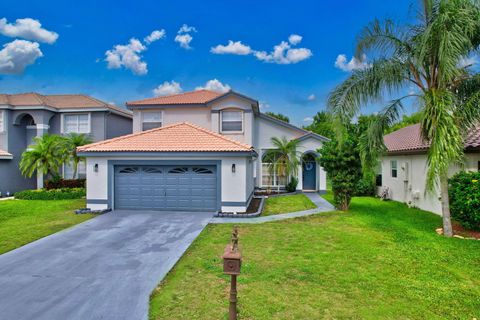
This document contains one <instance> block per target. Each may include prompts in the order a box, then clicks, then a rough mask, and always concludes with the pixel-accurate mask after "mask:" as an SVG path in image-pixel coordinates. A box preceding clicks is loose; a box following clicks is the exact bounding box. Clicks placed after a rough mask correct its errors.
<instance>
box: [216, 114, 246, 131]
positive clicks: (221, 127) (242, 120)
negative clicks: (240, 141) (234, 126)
mask: <svg viewBox="0 0 480 320" xmlns="http://www.w3.org/2000/svg"><path fill="white" fill-rule="evenodd" d="M224 112H238V113H240V121H241V125H242V129H241V130H240V131H238V130H223V122H224V120H223V113H224ZM226 122H238V120H235V121H229V120H227V121H226ZM244 129H245V111H244V110H241V109H223V110H221V111H220V132H221V133H225V134H239V133H244Z"/></svg>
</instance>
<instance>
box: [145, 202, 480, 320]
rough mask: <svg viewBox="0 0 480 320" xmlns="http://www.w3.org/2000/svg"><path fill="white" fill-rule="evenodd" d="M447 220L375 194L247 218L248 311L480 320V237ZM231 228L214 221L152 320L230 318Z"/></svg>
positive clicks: (161, 290)
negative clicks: (320, 210)
mask: <svg viewBox="0 0 480 320" xmlns="http://www.w3.org/2000/svg"><path fill="white" fill-rule="evenodd" d="M329 197H331V196H329V195H327V196H326V198H329ZM439 226H441V218H440V217H438V216H436V215H434V214H430V213H428V212H424V211H421V210H417V209H409V208H407V207H406V206H405V205H404V204H401V203H397V202H393V201H390V202H381V201H380V200H377V199H374V198H355V199H353V202H352V206H351V210H350V211H349V212H348V213H342V212H330V213H324V214H319V215H315V216H310V217H302V218H298V219H290V220H284V221H280V222H272V223H266V224H257V225H246V224H245V225H242V224H240V225H239V231H240V237H241V238H240V245H241V247H242V251H243V257H244V260H243V265H242V274H241V275H240V276H239V287H238V290H239V316H240V319H473V318H475V317H476V318H478V316H479V315H480V299H479V298H478V297H479V296H480V278H479V277H478V275H479V274H480V241H473V240H461V239H455V238H444V237H441V236H438V235H437V234H436V233H435V231H434V230H435V228H437V227H439ZM231 228H232V226H231V225H209V226H207V228H206V229H205V230H204V231H203V232H202V233H201V235H200V236H199V237H198V238H197V239H196V240H195V242H194V243H193V244H192V246H191V247H190V248H189V250H188V251H187V253H186V254H185V255H184V256H183V257H182V259H181V260H180V261H179V262H178V264H177V265H176V266H175V268H174V269H173V270H172V272H170V273H169V274H168V276H167V277H166V279H165V280H164V281H163V282H162V283H161V284H160V285H159V287H158V288H157V289H156V290H155V291H154V293H153V294H152V297H151V302H150V319H227V310H228V286H229V279H228V277H227V276H224V275H223V274H222V261H221V255H222V253H223V249H224V247H225V245H226V244H227V243H228V241H229V238H230V234H231Z"/></svg>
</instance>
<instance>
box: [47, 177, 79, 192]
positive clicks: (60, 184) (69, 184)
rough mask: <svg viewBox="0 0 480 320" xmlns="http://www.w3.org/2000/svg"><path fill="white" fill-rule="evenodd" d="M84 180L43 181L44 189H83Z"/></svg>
mask: <svg viewBox="0 0 480 320" xmlns="http://www.w3.org/2000/svg"><path fill="white" fill-rule="evenodd" d="M85 181H86V180H85V179H68V180H64V179H58V180H47V181H45V189H47V190H50V189H62V188H85Z"/></svg>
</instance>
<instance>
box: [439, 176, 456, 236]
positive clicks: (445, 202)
mask: <svg viewBox="0 0 480 320" xmlns="http://www.w3.org/2000/svg"><path fill="white" fill-rule="evenodd" d="M440 196H441V198H442V201H441V202H442V217H443V234H444V235H445V236H446V237H451V236H453V231H452V220H451V218H450V204H449V198H448V178H447V175H442V176H441V177H440Z"/></svg>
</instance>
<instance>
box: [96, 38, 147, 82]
mask: <svg viewBox="0 0 480 320" xmlns="http://www.w3.org/2000/svg"><path fill="white" fill-rule="evenodd" d="M145 50H147V47H146V46H145V45H143V44H142V43H141V42H140V41H139V40H138V39H135V38H131V39H130V41H129V43H128V44H126V45H120V44H118V45H116V46H114V47H113V49H111V50H107V51H106V52H105V56H106V58H105V61H107V64H108V65H107V66H108V68H109V69H120V68H121V67H124V68H125V69H129V70H131V71H132V72H133V73H134V74H137V75H144V74H147V72H148V69H147V63H146V62H144V61H142V60H141V59H142V57H141V56H140V53H141V52H143V51H145Z"/></svg>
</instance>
